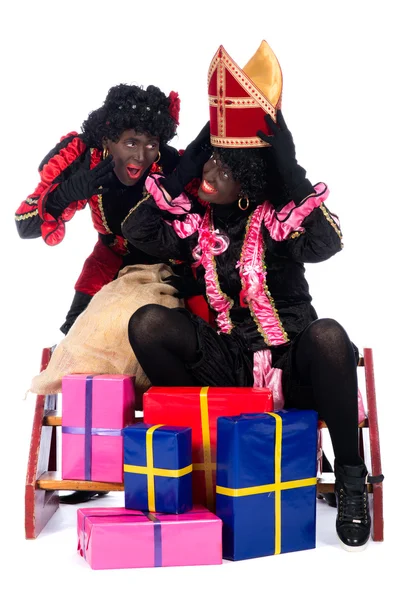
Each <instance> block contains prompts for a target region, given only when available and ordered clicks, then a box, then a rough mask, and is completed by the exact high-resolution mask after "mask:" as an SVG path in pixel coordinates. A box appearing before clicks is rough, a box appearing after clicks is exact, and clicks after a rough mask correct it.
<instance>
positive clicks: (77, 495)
mask: <svg viewBox="0 0 400 600" xmlns="http://www.w3.org/2000/svg"><path fill="white" fill-rule="evenodd" d="M107 494H108V492H85V491H83V490H77V491H76V492H72V494H68V496H60V504H81V503H83V502H89V501H90V500H95V499H96V498H102V497H103V496H106V495H107Z"/></svg>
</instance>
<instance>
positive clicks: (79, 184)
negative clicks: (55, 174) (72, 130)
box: [46, 152, 115, 219]
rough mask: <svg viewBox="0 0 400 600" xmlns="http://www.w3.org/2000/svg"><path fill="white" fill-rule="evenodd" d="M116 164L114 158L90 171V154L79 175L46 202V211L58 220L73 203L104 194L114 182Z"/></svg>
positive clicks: (55, 191) (69, 179)
mask: <svg viewBox="0 0 400 600" xmlns="http://www.w3.org/2000/svg"><path fill="white" fill-rule="evenodd" d="M114 166H115V163H114V161H113V158H112V156H111V155H110V156H108V157H107V158H106V159H105V160H102V161H101V162H99V164H98V165H96V166H95V167H94V169H90V152H88V153H87V155H86V157H85V160H84V162H83V164H82V166H81V168H80V169H79V171H78V172H77V173H74V175H71V177H69V178H68V179H67V180H66V181H63V182H62V183H60V185H59V186H58V187H57V188H56V189H55V190H54V192H52V193H51V194H50V195H49V197H48V199H47V202H46V210H47V211H48V212H49V213H50V214H51V215H52V216H53V217H55V218H56V219H58V217H59V216H60V215H61V214H62V213H63V212H64V210H65V209H66V208H67V207H68V206H69V205H70V204H71V203H72V202H77V201H78V200H88V199H89V198H91V197H92V196H93V195H94V194H99V193H104V191H105V187H106V186H107V185H109V184H110V183H111V181H112V180H113V175H112V171H113V169H114Z"/></svg>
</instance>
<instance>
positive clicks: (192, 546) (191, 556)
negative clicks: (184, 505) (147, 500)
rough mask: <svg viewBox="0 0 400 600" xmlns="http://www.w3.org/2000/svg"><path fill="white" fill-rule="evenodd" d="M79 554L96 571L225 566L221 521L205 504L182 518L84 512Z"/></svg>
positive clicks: (120, 511) (110, 510)
mask: <svg viewBox="0 0 400 600" xmlns="http://www.w3.org/2000/svg"><path fill="white" fill-rule="evenodd" d="M77 515H78V551H79V552H80V554H81V556H83V558H84V559H85V560H86V561H87V562H88V563H89V565H90V566H91V567H92V569H133V568H141V567H174V566H188V565H191V566H193V565H217V564H221V563H222V521H221V519H219V518H218V517H217V516H215V515H213V514H212V513H211V512H210V511H208V510H207V509H206V508H204V507H203V506H194V507H193V510H191V511H189V512H187V513H184V514H180V515H166V514H162V513H150V512H145V511H140V510H128V509H125V508H116V507H111V508H80V509H78V511H77Z"/></svg>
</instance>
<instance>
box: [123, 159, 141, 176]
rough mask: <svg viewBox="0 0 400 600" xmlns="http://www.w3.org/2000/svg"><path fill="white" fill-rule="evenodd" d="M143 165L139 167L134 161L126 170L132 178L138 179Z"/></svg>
mask: <svg viewBox="0 0 400 600" xmlns="http://www.w3.org/2000/svg"><path fill="white" fill-rule="evenodd" d="M142 171H143V167H138V166H136V165H134V164H132V163H130V164H129V165H126V172H127V173H128V176H129V178H130V179H138V178H139V177H140V175H141V174H142Z"/></svg>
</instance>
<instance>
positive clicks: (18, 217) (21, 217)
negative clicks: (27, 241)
mask: <svg viewBox="0 0 400 600" xmlns="http://www.w3.org/2000/svg"><path fill="white" fill-rule="evenodd" d="M38 213H39V210H38V209H36V210H33V211H32V212H28V213H25V214H24V215H15V220H16V221H25V219H30V218H31V217H36V215H37V214H38Z"/></svg>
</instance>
